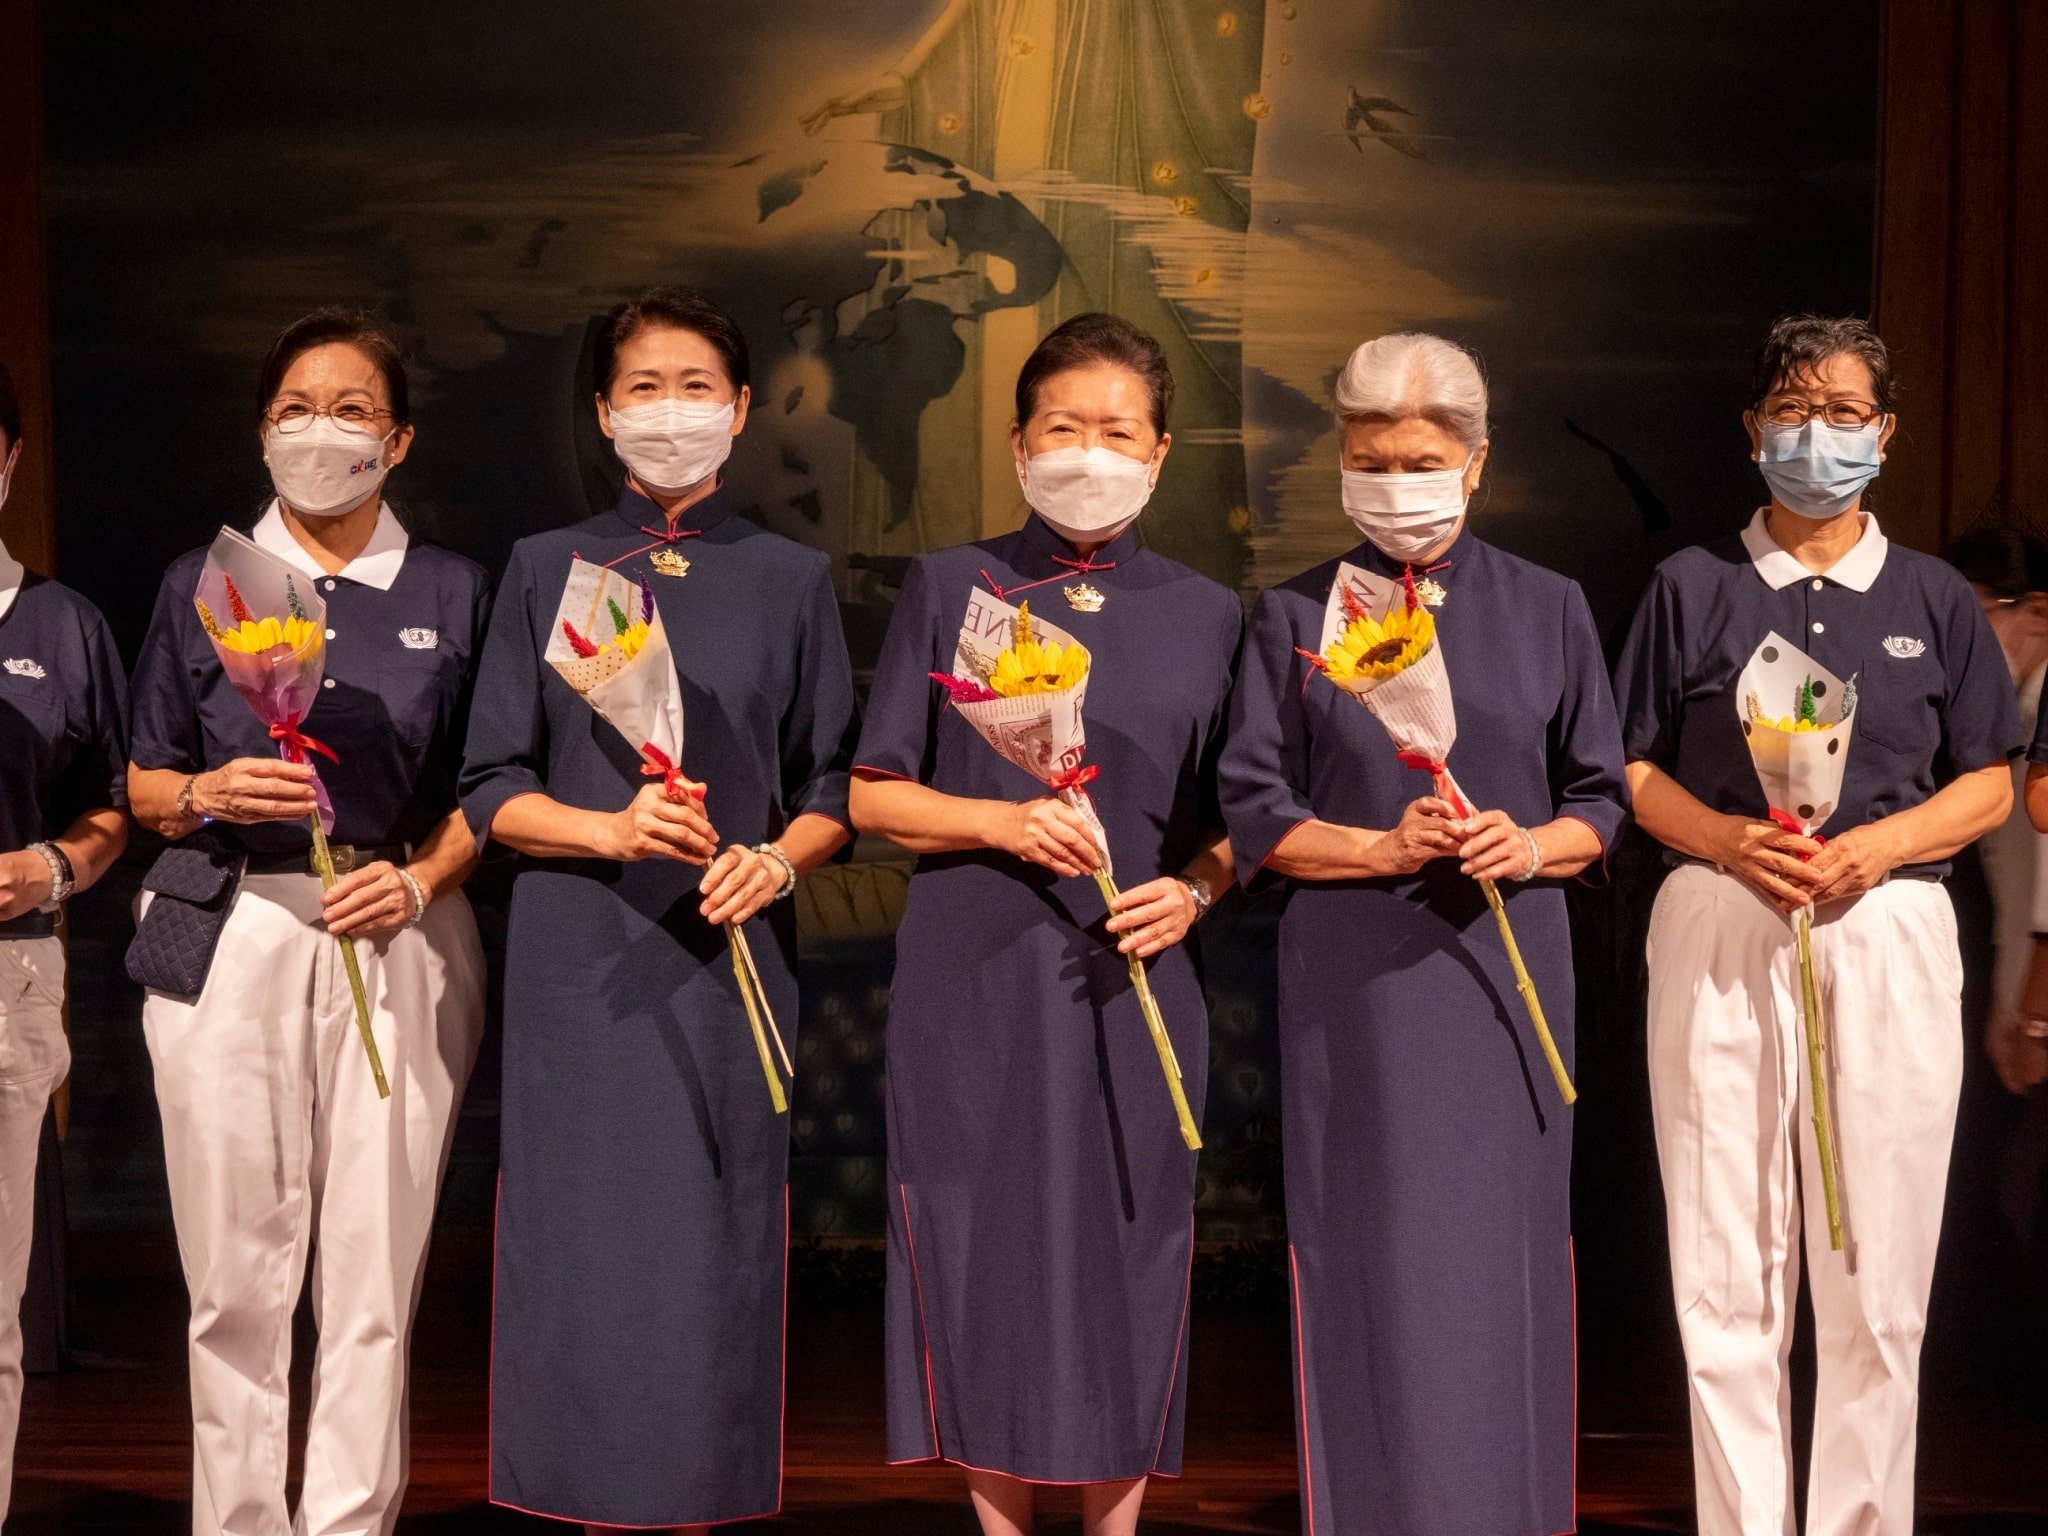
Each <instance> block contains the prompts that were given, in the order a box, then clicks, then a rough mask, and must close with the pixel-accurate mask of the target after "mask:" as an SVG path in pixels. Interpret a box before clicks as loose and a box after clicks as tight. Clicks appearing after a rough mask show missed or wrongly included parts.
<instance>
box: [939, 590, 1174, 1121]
mask: <svg viewBox="0 0 2048 1536" xmlns="http://www.w3.org/2000/svg"><path fill="white" fill-rule="evenodd" d="M992 632H993V633H995V634H1000V635H1007V636H1008V637H1009V643H1008V644H1007V645H1004V646H1003V647H1002V648H1001V649H1000V650H999V651H997V652H996V653H995V654H994V655H992V656H991V655H989V654H987V653H986V652H985V651H983V650H981V649H980V648H979V646H978V644H977V641H979V640H981V639H983V638H984V637H986V636H988V635H989V634H990V633H992ZM953 664H954V670H953V671H952V672H934V673H933V674H932V679H933V681H934V682H937V683H938V684H939V685H940V686H941V687H943V688H944V689H945V690H946V694H947V697H948V698H950V699H951V701H952V704H953V707H954V708H955V709H956V710H958V711H959V713H960V716H961V718H962V719H964V720H965V721H966V722H967V723H968V724H969V725H971V726H973V727H974V729H975V730H976V731H978V732H979V733H980V734H981V738H982V740H984V741H986V742H987V743H988V744H989V745H990V746H992V747H994V748H995V749H996V751H998V752H1000V753H1001V754H1002V755H1003V757H1004V758H1005V759H1007V760H1008V761H1009V762H1012V763H1014V764H1016V766H1017V767H1019V768H1021V769H1023V770H1024V771H1025V772H1026V773H1028V774H1030V775H1031V776H1032V777H1033V778H1035V779H1037V780H1038V781H1039V782H1040V783H1041V784H1043V785H1045V786H1046V788H1048V789H1050V790H1051V791H1052V792H1053V793H1054V794H1056V795H1058V796H1059V797H1060V799H1061V800H1063V801H1065V802H1066V803H1067V804H1068V805H1070V806H1072V807H1073V808H1074V809H1075V810H1076V811H1078V812H1079V813H1080V814H1081V817H1082V819H1083V820H1084V821H1086V822H1087V823H1088V827H1089V829H1090V831H1091V832H1092V833H1093V834H1094V837H1095V843H1096V848H1097V852H1098V854H1099V855H1100V857H1099V859H1098V861H1097V863H1096V867H1095V883H1096V885H1097V886H1098V887H1099V888H1100V890H1101V892H1102V899H1103V901H1104V902H1105V903H1107V904H1108V906H1109V908H1110V910H1111V911H1114V910H1115V909H1116V903H1117V901H1118V900H1119V899H1120V897H1121V895H1122V893H1121V892H1120V891H1119V890H1118V889H1117V886H1116V880H1115V878H1114V876H1113V874H1112V872H1111V870H1112V866H1111V863H1110V857H1109V834H1108V832H1107V831H1106V830H1105V829H1104V827H1103V825H1102V818H1101V817H1100V816H1099V815H1097V814H1096V810H1095V802H1094V801H1093V800H1092V799H1090V798H1089V795H1088V790H1087V788H1086V786H1087V785H1088V784H1089V783H1090V782H1091V781H1092V780H1093V779H1094V778H1095V776H1096V772H1095V769H1094V768H1093V767H1092V766H1088V765H1084V764H1083V762H1082V759H1083V758H1084V757H1085V756H1086V755H1087V750H1088V740H1087V732H1086V729H1085V728H1084V726H1083V723H1082V719H1081V706H1082V704H1083V703H1084V702H1085V700H1086V698H1087V694H1088V671H1089V667H1090V664H1091V662H1090V657H1089V655H1088V650H1087V647H1085V646H1083V645H1082V644H1081V643H1080V642H1079V641H1077V640H1075V639H1074V638H1073V636H1071V635H1069V634H1067V633H1066V632H1065V631H1063V630H1061V629H1058V628H1057V627H1055V626H1053V625H1050V624H1046V623H1044V622H1043V621H1042V620H1038V619H1034V618H1033V617H1032V616H1031V605H1030V603H1028V602H1026V603H1023V604H1020V605H1019V606H1018V607H1016V608H1011V607H1009V605H1008V604H1006V603H1003V602H1002V601H1001V600H999V599H997V598H994V597H991V596H990V595H989V594H987V593H985V592H981V591H977V592H975V593H974V595H973V597H972V598H971V599H970V600H969V606H968V611H967V620H966V622H965V623H964V624H963V625H962V627H961V632H960V638H959V641H958V643H957V645H956V648H955V651H954V663H953ZM1126 958H1127V959H1128V961H1129V963H1130V972H1131V987H1132V989H1133V990H1134V991H1135V992H1136V993H1137V996H1138V1007H1139V1009H1140V1011H1141V1012H1142V1013H1143V1014H1144V1018H1145V1027H1146V1030H1147V1031H1148V1032H1149V1033H1150V1034H1151V1036H1152V1044H1153V1048H1154V1049H1155V1050H1157V1051H1158V1053H1159V1064H1160V1067H1161V1069H1162V1070H1163V1071H1164V1072H1165V1074H1166V1087H1167V1091H1168V1092H1169V1093H1170V1094H1171V1095H1172V1096H1173V1109H1174V1114H1175V1117H1176V1118H1177V1119H1178V1120H1179V1122H1180V1135H1181V1140H1182V1141H1184V1142H1186V1143H1187V1145H1188V1147H1189V1148H1190V1149H1195V1148H1199V1147H1200V1146H1201V1145H1202V1136H1201V1132H1200V1131H1199V1130H1198V1129H1197V1128H1196V1126H1195V1117H1194V1112H1193V1111H1192V1110H1190V1109H1189V1107H1188V1097H1187V1093H1186V1091H1185V1089H1184V1088H1183V1087H1182V1080H1181V1070H1180V1060H1179V1058H1178V1057H1177V1056H1176V1055H1175V1054H1174V1049H1173V1041H1172V1039H1171V1037H1170V1036H1168V1034H1167V1032H1166V1021H1165V1019H1164V1017H1163V1016H1162V1015H1161V1014H1160V1011H1159V1000H1158V998H1157V997H1155V996H1154V995H1153V992H1152V983H1151V980H1150V978H1149V977H1148V976H1147V975H1146V974H1145V962H1144V961H1142V960H1140V959H1139V958H1138V957H1137V956H1136V955H1135V954H1133V955H1130V956H1127V957H1126Z"/></svg>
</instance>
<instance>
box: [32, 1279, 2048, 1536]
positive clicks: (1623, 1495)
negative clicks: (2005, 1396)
mask: <svg viewBox="0 0 2048 1536" xmlns="http://www.w3.org/2000/svg"><path fill="white" fill-rule="evenodd" d="M436 1271H437V1273H432V1274H430V1276H429V1282H428V1289H427V1295H426V1299H425V1305H424V1309H423V1313H422V1317H421V1321H420V1325H419V1329H418V1332H417V1335H416V1338H415V1348H414V1354H415V1360H416V1368H415V1378H414V1407H413V1431H414V1432H413V1477H412V1483H411V1487H410V1490H409V1492H408V1494H407V1496H406V1502H405V1509H404V1515H403V1517H402V1519H401V1521H400V1531H401V1533H403V1536H487V1533H488V1536H514V1533H517V1536H542V1533H543V1532H544V1531H546V1530H547V1529H548V1526H547V1524H546V1523H545V1522H542V1521H539V1520H536V1519H534V1518H532V1517H529V1516H523V1515H517V1514H513V1513H511V1512H509V1511H506V1510H501V1509H495V1508H493V1507H491V1506H490V1505H489V1504H488V1503H487V1502H486V1501H485V1446H486V1423H485V1394H486V1375H485V1370H484V1366H485V1361H486V1356H487V1348H488V1322H489V1319H488V1305H489V1300H488V1293H487V1292H486V1291H484V1290H483V1289H482V1288H481V1287H480V1286H477V1285H475V1284H474V1283H469V1284H464V1283H460V1282H459V1281H455V1280H450V1279H448V1278H447V1277H446V1274H445V1270H444V1269H443V1267H442V1266H439V1265H437V1266H436ZM471 1273H473V1270H472V1271H471ZM80 1289H81V1297H82V1311H83V1312H84V1314H85V1315H86V1319H87V1320H88V1322H89V1325H90V1326H89V1332H90V1335H91V1337H92V1338H93V1340H94V1342H95V1343H96V1344H100V1345H102V1347H105V1348H108V1349H109V1350H110V1351H111V1352H116V1353H119V1354H121V1355H123V1356H124V1357H125V1358H126V1363H127V1368H125V1369H119V1370H103V1371H74V1372H67V1373H65V1374H63V1375H60V1376H54V1377H34V1378H31V1379H30V1380H29V1382H28V1385H27V1393H26V1397H25V1401H24V1404H23V1416H22V1417H23V1422H22V1431H21V1438H20V1443H19V1450H18V1457H17V1467H16V1481H15V1495H14V1510H13V1513H12V1515H11V1517H10V1518H9V1520H8V1522H7V1536H88V1533H90V1536H131V1533H132V1536H181V1533H182V1532H184V1531H185V1530H186V1529H187V1528H188V1524H189V1503H188V1500H189V1496H190V1486H191V1484H190V1477H191V1463H190V1454H191V1452H190V1441H189V1439H188V1436H189V1432H190V1418H189V1410H188V1405H187V1402H186V1397H185V1376H184V1367H183V1362H182V1354H181V1349H180V1330H181V1327H182V1322H183V1316H182V1307H183V1300H184V1298H183V1292H182V1289H181V1288H179V1287H177V1286H176V1285H175V1284H174V1283H166V1282H164V1281H163V1280H161V1279H153V1280H147V1281H142V1280H136V1279H132V1278H131V1279H129V1280H126V1281H121V1282H111V1281H99V1282H94V1283H93V1284H91V1285H86V1286H81V1288H80ZM301 1322H302V1327H301V1338H300V1354H301V1356H302V1357H303V1355H304V1353H305V1346H306V1344H307V1343H308V1342H309V1341H308V1339H307V1337H306V1335H305V1331H304V1327H303V1322H304V1320H303V1317H302V1319H301ZM1287 1351H1288V1333H1287V1327H1286V1323H1285V1320H1284V1319H1281V1318H1275V1317H1268V1316H1263V1315H1239V1314H1222V1313H1219V1314H1214V1315H1205V1314H1203V1313H1200V1312H1198V1313H1197V1314H1196V1317H1195V1331H1194V1335H1193V1344H1192V1361H1191V1368H1190V1377H1189V1414H1188V1436H1187V1448H1186V1470H1187V1475H1186V1476H1184V1477H1182V1478H1180V1479H1178V1480H1175V1481H1164V1480H1161V1481H1157V1482H1155V1483H1154V1485H1153V1488H1152V1491H1151V1494H1150V1497H1149V1498H1148V1500H1147V1504H1146V1518H1145V1520H1144V1522H1143V1525H1142V1529H1143V1530H1144V1531H1146V1532H1149V1533H1152V1536H1178V1533H1194V1532H1241V1533H1260V1536H1266V1533H1270V1536H1292V1533H1294V1532H1297V1531H1298V1530H1299V1529H1300V1525H1299V1518H1300V1517H1299V1506H1298V1504H1297V1502H1296V1496H1295V1483H1294V1475H1295V1474H1294V1440H1293V1429H1292V1423H1291V1420H1290V1417H1289V1392H1290V1383H1289V1376H1288V1354H1287ZM881 1374H882V1353H881V1319H880V1316H879V1314H877V1313H871V1312H846V1311H817V1312H810V1313H806V1312H804V1311H802V1310H800V1309H799V1310H795V1311H793V1314H792V1317H791V1323H790V1382H789V1387H790V1391H789V1416H788V1450H787V1456H788V1461H787V1471H786V1477H785V1484H784V1508H783V1513H782V1514H781V1515H780V1516H779V1517H777V1518H776V1519H774V1520H772V1521H764V1522H760V1523H759V1525H758V1526H756V1527H748V1528H759V1529H764V1530H783V1531H792V1532H807V1533H818V1536H824V1533H828V1532H829V1533H834V1536H884V1533H887V1536H925V1533H933V1536H936V1533H940V1532H946V1533H959V1536H968V1533H971V1532H972V1531H973V1529H974V1527H973V1522H972V1519H971V1517H970V1516H969V1514H968V1513H967V1510H966V1507H965V1504H964V1501H963V1497H962V1491H961V1487H960V1482H959V1477H958V1474H957V1473H955V1472H953V1471H952V1470H950V1469H947V1468H890V1467H887V1466H884V1465H882V1458H883V1433H882V1393H881ZM1658 1374H1659V1375H1660V1376H1661V1375H1662V1374H1663V1372H1662V1370H1661V1368H1660V1370H1659V1372H1658ZM300 1385H301V1394H300V1396H299V1399H298V1402H299V1406H300V1409H301V1411H303V1373H301V1381H300ZM1654 1385H1655V1388H1656V1390H1655V1392H1654V1394H1650V1395H1647V1396H1631V1394H1630V1393H1629V1392H1628V1391H1627V1390H1625V1389H1624V1390H1620V1391H1614V1390H1606V1391H1603V1392H1602V1393H1601V1394H1600V1396H1599V1398H1598V1400H1597V1401H1594V1402H1589V1403H1584V1404H1582V1436H1581V1445H1580V1472H1579V1478H1580V1525H1579V1529H1580V1530H1581V1531H1582V1532H1586V1533H1588V1536H1593V1533H1601V1532H1608V1533H1619V1532H1652V1531H1690V1530H1691V1529H1692V1528H1693V1526H1692V1519H1691V1510H1690V1500H1691V1462H1690V1453H1689V1450H1688V1447H1687V1442H1686V1438H1685V1434H1684V1421H1683V1418H1682V1413H1683V1402H1682V1398H1674V1394H1673V1391H1672V1388H1673V1386H1674V1385H1675V1384H1673V1383H1670V1382H1664V1381H1661V1380H1660V1381H1658V1382H1657V1383H1655V1384H1654ZM1674 1408H1675V1410H1676V1414H1677V1415H1679V1416H1678V1417H1675V1418H1674ZM555 1529H557V1530H559V1529H560V1528H559V1527H556V1528H555ZM734 1529H739V1527H735V1528H734ZM1040 1529H1041V1531H1045V1532H1048V1533H1061V1532H1072V1531H1074V1530H1075V1529H1076V1521H1075V1518H1074V1506H1073V1503H1072V1499H1071V1496H1070V1495H1060V1494H1057V1493H1055V1494H1054V1495H1053V1497H1052V1499H1051V1500H1050V1501H1049V1505H1048V1508H1047V1511H1046V1516H1045V1518H1043V1519H1042V1520H1041V1522H1040ZM1919 1529H1920V1530H1921V1531H1922V1532H1923V1533H1927V1536H1941V1533H1947V1536H1993V1533H1996V1536H2018V1533H2021V1532H2027V1533H2048V1427H2044V1426H2043V1425H2041V1424H2038V1423H2033V1424H2029V1423H2025V1422H2022V1421H2020V1420H2019V1419H2017V1418H2016V1417H2015V1418H2009V1419H2007V1418H1995V1417H1992V1418H1985V1417H1977V1416H1973V1415H1971V1414H1967V1413H1950V1412H1945V1411H1944V1412H1935V1411H1930V1412H1928V1413H1927V1414H1925V1415H1924V1416H1923V1425H1922V1446H1921V1518H1920V1523H1919ZM1474 1536H1487V1533H1474Z"/></svg>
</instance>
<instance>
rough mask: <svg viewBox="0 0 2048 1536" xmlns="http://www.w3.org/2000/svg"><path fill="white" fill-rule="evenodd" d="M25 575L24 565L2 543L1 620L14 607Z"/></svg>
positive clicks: (0, 564)
mask: <svg viewBox="0 0 2048 1536" xmlns="http://www.w3.org/2000/svg"><path fill="white" fill-rule="evenodd" d="M24 574H25V572H24V570H23V567H22V563H21V562H20V561H19V560H17V559H15V558H14V556H12V555H10V554H9V553H7V545H6V544H5V543H4V542H0V619H4V618H6V617H7V613H8V610H9V609H11V608H12V607H13V606H14V599H15V596H16V595H17V594H18V593H19V592H20V591H21V582H22V577H23V575H24Z"/></svg>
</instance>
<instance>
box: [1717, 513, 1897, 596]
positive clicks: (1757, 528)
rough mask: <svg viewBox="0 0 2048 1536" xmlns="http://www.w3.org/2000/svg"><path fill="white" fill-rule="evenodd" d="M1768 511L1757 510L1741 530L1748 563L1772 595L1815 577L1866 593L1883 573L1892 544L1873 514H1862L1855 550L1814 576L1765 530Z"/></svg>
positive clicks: (1853, 590)
mask: <svg viewBox="0 0 2048 1536" xmlns="http://www.w3.org/2000/svg"><path fill="white" fill-rule="evenodd" d="M1769 511H1770V508H1769V507H1758V508H1757V510H1756V516H1755V517H1752V518H1751V519H1750V520H1749V526H1748V527H1747V528H1745V529H1743V530H1742V547H1743V548H1744V549H1746V550H1748V551H1749V561H1750V564H1752V565H1754V566H1755V567H1756V573H1757V575H1759V576H1761V577H1763V579H1764V585H1765V586H1767V587H1769V588H1770V589H1771V590H1772V591H1773V592H1782V591H1784V590H1785V588H1787V587H1789V586H1791V585H1792V583H1794V582H1795V581H1811V580H1812V579H1813V578H1814V576H1815V575H1816V574H1818V575H1820V576H1822V577H1825V578H1826V579H1827V580H1829V581H1832V582H1836V583H1839V584H1840V585H1842V586H1845V587H1847V588H1848V589H1849V590H1850V591H1851V592H1868V591H1869V590H1870V584H1871V583H1872V582H1874V581H1876V580H1877V573H1878V572H1879V571H1881V570H1883V569H1884V556H1885V551H1886V550H1888V549H1890V548H1891V541H1890V540H1889V539H1887V538H1886V537H1885V536H1884V533H1883V531H1882V530H1881V529H1880V528H1879V527H1878V526H1877V514H1875V513H1874V512H1865V513H1864V514H1863V537H1862V538H1860V539H1858V540H1857V541H1856V545H1855V548H1853V549H1851V550H1850V551H1849V553H1847V554H1846V555H1844V556H1842V558H1841V559H1839V560H1837V561H1836V562H1835V563H1834V564H1833V565H1831V566H1829V567H1828V568H1827V569H1826V570H1825V571H1820V572H1814V571H1809V570H1808V569H1807V568H1806V567H1805V566H1803V565H1801V564H1800V563H1799V562H1798V561H1797V560H1795V559H1793V557H1792V556H1791V555H1790V554H1789V553H1787V552H1786V551H1785V550H1783V549H1781V548H1779V546H1778V541H1777V540H1776V539H1774V538H1772V537H1771V534H1770V530H1769V529H1768V528H1766V527H1764V517H1765V515H1766V514H1767V513H1768V512H1769Z"/></svg>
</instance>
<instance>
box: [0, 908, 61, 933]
mask: <svg viewBox="0 0 2048 1536" xmlns="http://www.w3.org/2000/svg"><path fill="white" fill-rule="evenodd" d="M56 932H57V914H56V913H54V912H24V913H22V914H21V916H19V917H10V918H9V919H8V920H7V921H6V922H4V923H0V939H47V938H50V937H52V936H53V935H55V933H56Z"/></svg>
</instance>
